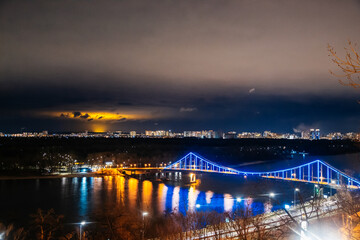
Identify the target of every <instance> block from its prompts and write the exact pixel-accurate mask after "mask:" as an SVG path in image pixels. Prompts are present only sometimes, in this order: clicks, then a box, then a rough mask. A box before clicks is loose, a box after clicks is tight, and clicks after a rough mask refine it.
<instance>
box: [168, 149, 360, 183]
mask: <svg viewBox="0 0 360 240" xmlns="http://www.w3.org/2000/svg"><path fill="white" fill-rule="evenodd" d="M163 169H164V170H177V171H197V172H211V173H222V174H235V175H243V176H244V177H246V176H259V177H264V178H273V179H281V180H288V181H297V182H306V183H315V184H322V185H328V186H332V187H340V186H344V185H346V186H347V187H348V188H360V181H359V180H357V179H355V178H353V177H350V176H348V175H347V174H345V173H344V172H342V171H340V170H338V169H336V168H334V167H332V166H331V165H329V164H327V163H326V162H323V161H321V160H315V161H312V162H309V163H306V164H303V165H299V166H296V167H293V168H287V169H281V170H276V171H270V172H247V171H240V170H237V169H234V168H230V167H226V166H222V165H220V164H217V163H215V162H211V161H209V160H207V159H205V158H203V157H201V156H199V155H197V154H195V153H192V152H190V153H188V154H187V155H186V156H184V157H183V158H181V159H180V160H178V161H176V162H174V163H172V164H170V165H168V166H166V167H164V168H163Z"/></svg>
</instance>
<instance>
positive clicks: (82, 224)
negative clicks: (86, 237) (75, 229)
mask: <svg viewBox="0 0 360 240" xmlns="http://www.w3.org/2000/svg"><path fill="white" fill-rule="evenodd" d="M85 224H86V222H85V221H82V222H81V223H80V237H79V239H80V240H81V238H82V234H81V227H82V226H84V225H85Z"/></svg>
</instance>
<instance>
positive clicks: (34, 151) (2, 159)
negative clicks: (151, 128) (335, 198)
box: [0, 138, 360, 173]
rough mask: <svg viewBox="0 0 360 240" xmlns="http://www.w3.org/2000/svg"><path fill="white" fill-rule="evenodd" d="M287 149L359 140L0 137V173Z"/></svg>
mask: <svg viewBox="0 0 360 240" xmlns="http://www.w3.org/2000/svg"><path fill="white" fill-rule="evenodd" d="M292 150H294V151H299V152H300V151H301V152H302V151H305V152H307V153H309V155H335V154H343V153H352V152H359V151H360V144H359V143H357V142H352V141H345V140H333V141H330V140H318V141H310V140H284V139H228V140H224V139H192V138H183V139H144V138H135V139H130V138H0V168H1V170H2V173H4V171H6V172H11V171H12V172H14V171H15V172H16V171H22V172H24V170H31V169H33V170H41V169H44V168H52V167H56V166H59V165H64V166H65V165H66V166H68V165H71V164H73V163H74V162H83V163H85V164H89V165H94V164H104V162H106V161H113V162H114V163H115V164H121V163H124V162H125V163H151V164H157V163H161V162H163V163H169V162H170V161H175V160H177V159H179V158H180V157H182V156H183V155H185V154H187V153H188V152H190V151H192V152H196V153H198V154H200V155H202V156H204V157H206V158H208V159H211V160H213V161H217V162H223V163H224V164H230V165H233V164H238V163H242V162H249V161H259V160H279V159H286V158H289V157H290V154H291V151H292Z"/></svg>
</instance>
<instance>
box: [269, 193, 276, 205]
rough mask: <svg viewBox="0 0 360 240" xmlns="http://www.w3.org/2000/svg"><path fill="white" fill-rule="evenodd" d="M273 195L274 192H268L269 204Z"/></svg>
mask: <svg viewBox="0 0 360 240" xmlns="http://www.w3.org/2000/svg"><path fill="white" fill-rule="evenodd" d="M273 197H275V193H273V192H271V193H269V204H271V198H273Z"/></svg>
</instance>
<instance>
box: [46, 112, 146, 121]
mask: <svg viewBox="0 0 360 240" xmlns="http://www.w3.org/2000/svg"><path fill="white" fill-rule="evenodd" d="M41 115H43V116H48V117H54V118H67V119H79V120H84V121H114V120H115V121H126V120H134V119H149V118H150V116H148V115H146V114H140V113H135V114H128V113H123V114H122V113H114V112H103V111H99V112H97V111H96V112H92V111H90V112H88V111H78V112H76V111H72V112H69V111H62V112H43V113H41Z"/></svg>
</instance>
